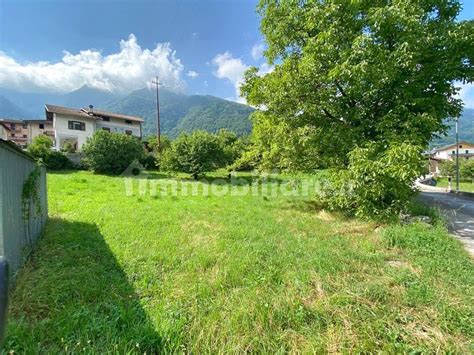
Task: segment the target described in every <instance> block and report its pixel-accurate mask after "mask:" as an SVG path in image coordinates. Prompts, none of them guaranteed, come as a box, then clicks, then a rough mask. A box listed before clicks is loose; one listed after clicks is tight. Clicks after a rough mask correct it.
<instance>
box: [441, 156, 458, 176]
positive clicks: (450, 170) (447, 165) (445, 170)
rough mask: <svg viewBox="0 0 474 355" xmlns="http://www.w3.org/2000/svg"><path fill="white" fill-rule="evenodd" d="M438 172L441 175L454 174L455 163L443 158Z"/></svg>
mask: <svg viewBox="0 0 474 355" xmlns="http://www.w3.org/2000/svg"><path fill="white" fill-rule="evenodd" d="M439 169H440V173H441V175H442V176H455V175H456V163H455V162H454V161H452V160H445V161H442V162H441V163H440V164H439Z"/></svg>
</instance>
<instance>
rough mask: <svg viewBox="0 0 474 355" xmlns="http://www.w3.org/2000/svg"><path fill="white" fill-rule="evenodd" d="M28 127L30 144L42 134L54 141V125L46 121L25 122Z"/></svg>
mask: <svg viewBox="0 0 474 355" xmlns="http://www.w3.org/2000/svg"><path fill="white" fill-rule="evenodd" d="M24 122H26V124H27V127H28V144H31V142H32V141H33V139H34V138H35V137H37V136H39V135H41V134H44V135H46V136H48V137H50V138H51V139H53V140H54V128H53V123H52V122H50V121H46V120H25V121H24Z"/></svg>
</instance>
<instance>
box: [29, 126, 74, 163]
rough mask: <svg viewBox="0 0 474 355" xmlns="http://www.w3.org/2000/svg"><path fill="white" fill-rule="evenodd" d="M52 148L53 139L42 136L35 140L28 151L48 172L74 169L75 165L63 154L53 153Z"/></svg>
mask: <svg viewBox="0 0 474 355" xmlns="http://www.w3.org/2000/svg"><path fill="white" fill-rule="evenodd" d="M52 147H53V141H52V139H51V138H49V137H48V136H46V135H43V134H42V135H39V136H37V137H35V138H34V139H33V141H32V142H31V144H30V145H29V146H28V148H27V151H28V153H30V155H31V156H32V157H33V158H34V159H35V160H36V161H40V162H41V163H42V164H44V165H45V166H46V168H47V169H48V170H64V169H72V168H73V167H74V164H73V163H72V162H71V161H70V160H69V159H68V158H67V157H66V156H65V155H64V154H63V153H62V152H57V151H53V150H52Z"/></svg>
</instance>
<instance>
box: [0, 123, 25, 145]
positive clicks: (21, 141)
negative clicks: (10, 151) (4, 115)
mask: <svg viewBox="0 0 474 355" xmlns="http://www.w3.org/2000/svg"><path fill="white" fill-rule="evenodd" d="M0 124H1V128H0V134H1V138H2V139H5V140H9V141H12V142H14V143H15V144H17V145H18V146H20V147H22V148H25V147H26V145H27V144H28V125H27V123H26V122H25V121H22V120H17V119H0Z"/></svg>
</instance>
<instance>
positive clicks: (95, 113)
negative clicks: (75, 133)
mask: <svg viewBox="0 0 474 355" xmlns="http://www.w3.org/2000/svg"><path fill="white" fill-rule="evenodd" d="M44 106H45V109H46V111H48V112H54V113H59V114H64V115H73V116H79V117H88V118H94V119H96V120H101V119H102V117H101V116H107V117H112V118H120V119H123V120H130V121H136V122H143V121H144V120H143V119H142V118H140V117H136V116H129V115H123V114H120V113H115V112H108V111H102V110H96V109H93V110H91V109H89V108H81V109H74V108H68V107H63V106H56V105H49V104H46V105H44Z"/></svg>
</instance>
